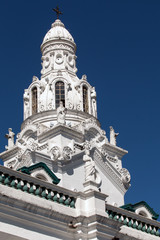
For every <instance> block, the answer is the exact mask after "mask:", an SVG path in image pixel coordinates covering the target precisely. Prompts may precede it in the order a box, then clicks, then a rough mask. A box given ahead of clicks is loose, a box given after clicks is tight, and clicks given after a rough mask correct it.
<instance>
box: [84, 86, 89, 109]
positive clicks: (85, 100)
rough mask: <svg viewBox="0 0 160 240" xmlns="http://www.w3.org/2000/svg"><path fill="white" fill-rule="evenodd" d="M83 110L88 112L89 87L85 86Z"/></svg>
mask: <svg viewBox="0 0 160 240" xmlns="http://www.w3.org/2000/svg"><path fill="white" fill-rule="evenodd" d="M83 111H84V112H86V113H88V88H87V87H86V86H83Z"/></svg>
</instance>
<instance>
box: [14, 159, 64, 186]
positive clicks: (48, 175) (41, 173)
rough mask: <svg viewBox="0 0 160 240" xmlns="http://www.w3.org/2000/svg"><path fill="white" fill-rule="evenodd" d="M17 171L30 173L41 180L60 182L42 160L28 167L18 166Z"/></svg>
mask: <svg viewBox="0 0 160 240" xmlns="http://www.w3.org/2000/svg"><path fill="white" fill-rule="evenodd" d="M17 171H20V172H23V173H26V174H28V175H31V176H33V177H36V178H38V179H40V180H42V181H46V182H52V183H53V184H56V185H57V184H58V183H59V182H60V179H59V178H57V177H56V175H55V174H54V173H53V172H52V171H51V170H50V169H49V168H48V167H47V165H46V164H45V163H43V162H40V163H37V164H34V165H32V166H30V167H22V168H19V169H18V170H17Z"/></svg>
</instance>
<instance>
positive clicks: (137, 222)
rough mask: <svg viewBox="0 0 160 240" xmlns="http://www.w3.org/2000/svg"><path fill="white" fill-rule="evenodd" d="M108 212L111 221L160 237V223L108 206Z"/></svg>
mask: <svg viewBox="0 0 160 240" xmlns="http://www.w3.org/2000/svg"><path fill="white" fill-rule="evenodd" d="M106 212H107V213H108V217H109V218H110V219H113V220H115V221H118V222H120V223H122V224H123V225H125V226H127V227H130V228H133V229H137V230H139V231H142V232H145V233H148V234H151V235H155V236H157V237H160V223H159V222H157V221H155V220H152V219H149V218H146V217H143V216H141V215H138V214H136V213H132V212H130V211H127V210H124V209H121V208H117V207H114V206H111V205H108V204H106Z"/></svg>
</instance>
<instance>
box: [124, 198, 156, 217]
mask: <svg viewBox="0 0 160 240" xmlns="http://www.w3.org/2000/svg"><path fill="white" fill-rule="evenodd" d="M140 206H144V207H145V208H146V209H147V210H148V211H149V212H150V213H151V214H152V219H154V220H157V219H158V217H159V214H157V213H156V212H155V211H154V210H153V208H151V207H150V206H149V205H148V204H147V203H146V202H145V201H141V202H138V203H135V204H131V203H129V204H126V205H123V206H121V208H123V209H125V210H128V211H131V212H135V210H136V209H137V207H140Z"/></svg>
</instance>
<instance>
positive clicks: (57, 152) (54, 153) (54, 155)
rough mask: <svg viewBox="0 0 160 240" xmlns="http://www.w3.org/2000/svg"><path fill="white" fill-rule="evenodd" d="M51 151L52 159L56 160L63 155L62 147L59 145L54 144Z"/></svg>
mask: <svg viewBox="0 0 160 240" xmlns="http://www.w3.org/2000/svg"><path fill="white" fill-rule="evenodd" d="M50 153H51V159H52V160H54V161H57V160H58V158H59V157H60V155H61V154H60V149H59V147H57V146H54V147H53V148H51V150H50Z"/></svg>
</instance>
